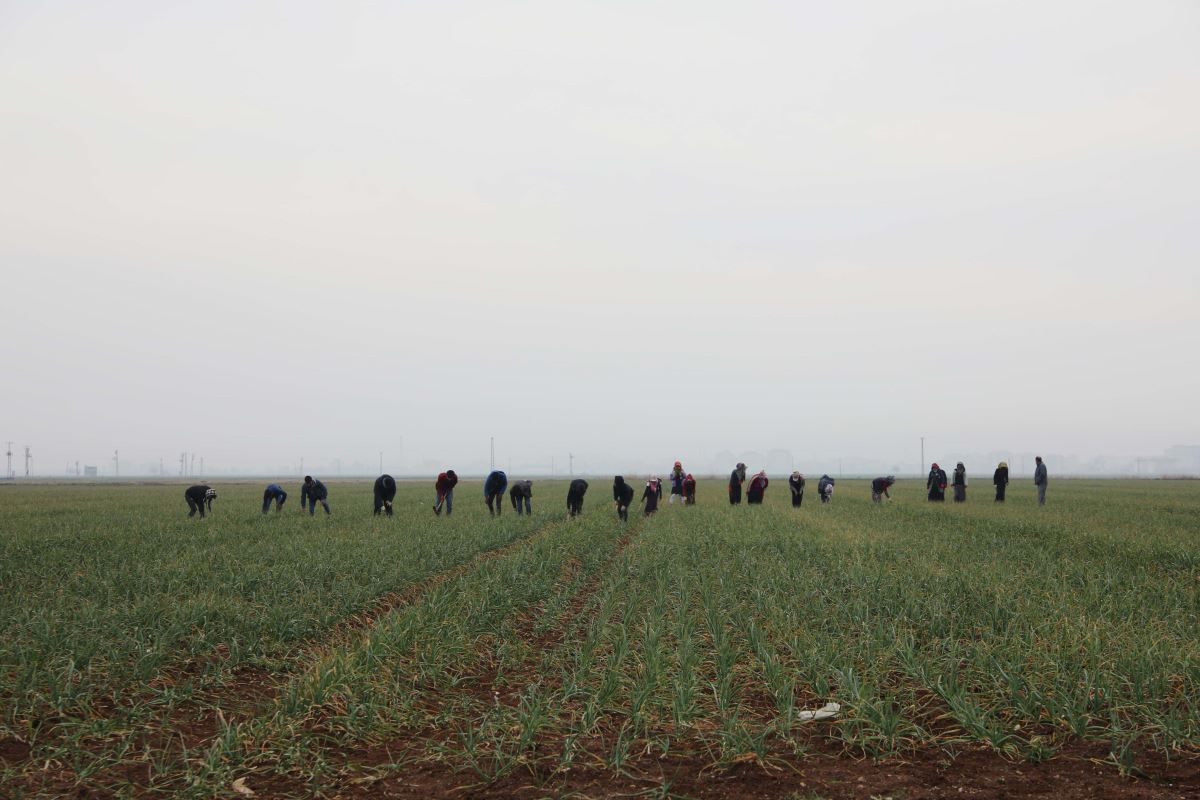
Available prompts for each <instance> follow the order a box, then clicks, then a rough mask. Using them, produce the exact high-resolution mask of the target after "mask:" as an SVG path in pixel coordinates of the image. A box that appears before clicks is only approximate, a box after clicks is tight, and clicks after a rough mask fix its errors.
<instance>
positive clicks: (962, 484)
mask: <svg viewBox="0 0 1200 800" xmlns="http://www.w3.org/2000/svg"><path fill="white" fill-rule="evenodd" d="M951 485H952V486H953V487H954V502H956V503H963V502H966V499H967V468H966V467H965V466H963V462H961V461H960V462H958V465H957V466H956V467H955V468H954V479H953V481H951Z"/></svg>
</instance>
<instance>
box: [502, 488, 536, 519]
mask: <svg viewBox="0 0 1200 800" xmlns="http://www.w3.org/2000/svg"><path fill="white" fill-rule="evenodd" d="M532 498H533V481H516V482H514V483H513V486H512V488H511V489H509V490H508V499H509V500H511V501H512V507H513V508H515V509H516V510H517V513H518V514H522V513H524V514H532V513H533V505H532Z"/></svg>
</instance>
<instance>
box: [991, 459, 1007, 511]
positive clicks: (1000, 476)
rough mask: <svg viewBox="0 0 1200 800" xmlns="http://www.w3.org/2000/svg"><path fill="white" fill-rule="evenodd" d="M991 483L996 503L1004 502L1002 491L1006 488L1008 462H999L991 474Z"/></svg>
mask: <svg viewBox="0 0 1200 800" xmlns="http://www.w3.org/2000/svg"><path fill="white" fill-rule="evenodd" d="M992 483H993V484H994V485H995V487H996V502H997V503H1003V502H1004V490H1005V489H1007V488H1008V462H1007V461H1001V462H1000V463H999V464H997V465H996V471H995V472H993V473H992Z"/></svg>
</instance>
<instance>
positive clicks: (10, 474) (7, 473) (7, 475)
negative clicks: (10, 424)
mask: <svg viewBox="0 0 1200 800" xmlns="http://www.w3.org/2000/svg"><path fill="white" fill-rule="evenodd" d="M4 455H6V456H8V469H7V470H6V471H5V472H4V477H5V478H8V479H9V480H12V479H13V471H12V442H5V443H4Z"/></svg>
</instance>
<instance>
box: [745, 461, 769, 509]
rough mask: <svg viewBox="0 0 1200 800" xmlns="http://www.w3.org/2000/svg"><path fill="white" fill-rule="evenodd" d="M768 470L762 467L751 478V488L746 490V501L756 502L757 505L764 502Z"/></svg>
mask: <svg viewBox="0 0 1200 800" xmlns="http://www.w3.org/2000/svg"><path fill="white" fill-rule="evenodd" d="M768 483H770V481H769V480H767V471H766V470H763V469H760V470H759V471H758V472H756V473H754V477H752V478H751V479H750V488H749V489H747V490H746V502H747V503H754V504H755V505H757V504H759V503H762V501H763V495H764V494H765V493H766V491H767V484H768Z"/></svg>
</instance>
